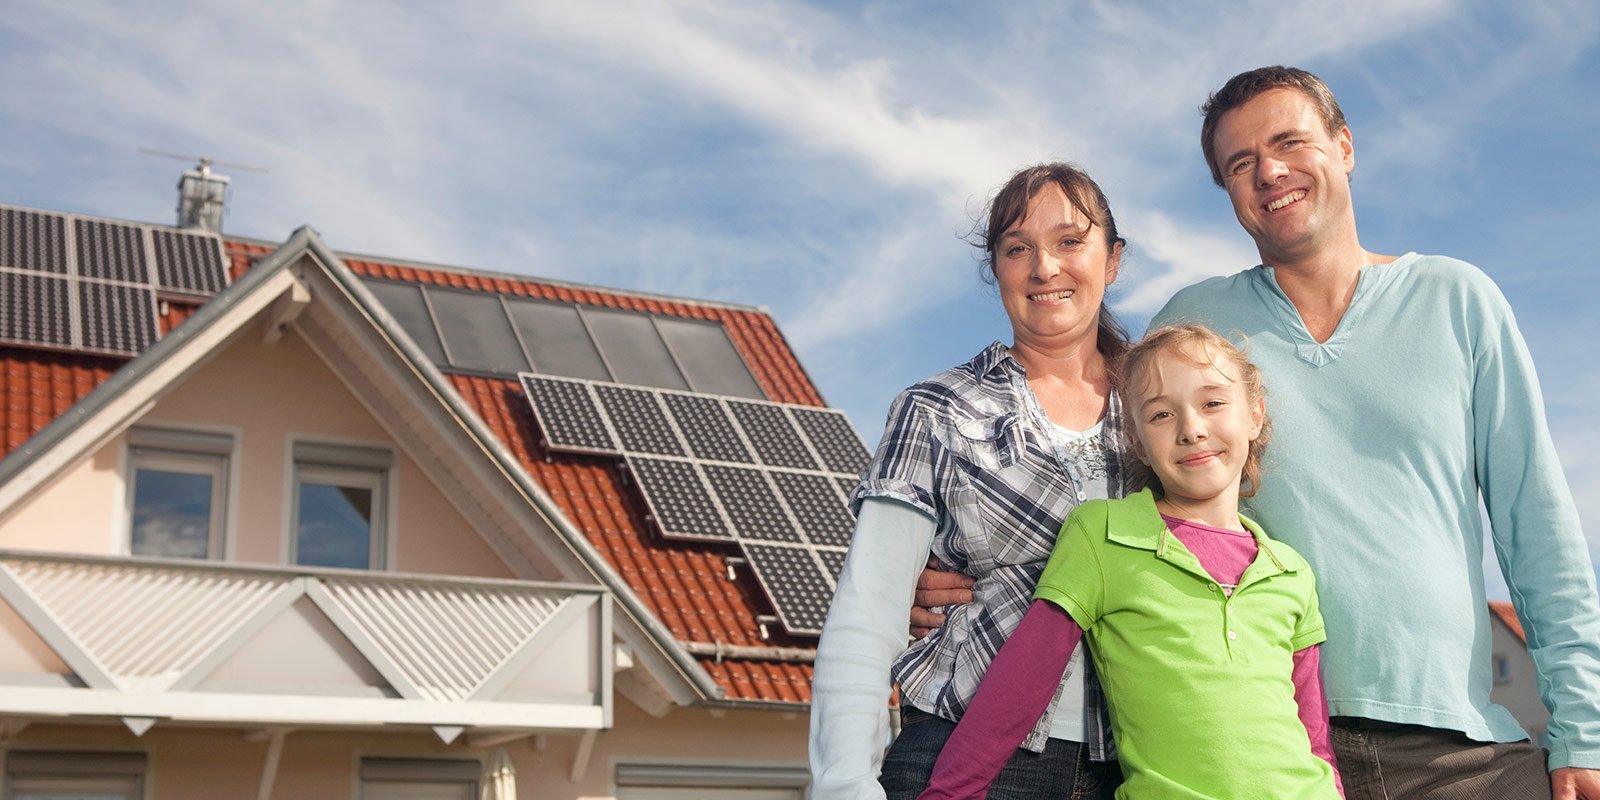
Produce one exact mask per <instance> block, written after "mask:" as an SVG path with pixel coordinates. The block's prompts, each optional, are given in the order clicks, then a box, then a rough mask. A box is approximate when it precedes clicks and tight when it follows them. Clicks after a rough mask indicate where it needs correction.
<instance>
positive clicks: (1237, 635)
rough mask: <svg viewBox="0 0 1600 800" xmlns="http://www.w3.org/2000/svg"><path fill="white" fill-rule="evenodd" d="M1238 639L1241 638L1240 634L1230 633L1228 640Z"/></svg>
mask: <svg viewBox="0 0 1600 800" xmlns="http://www.w3.org/2000/svg"><path fill="white" fill-rule="evenodd" d="M1237 638H1239V634H1238V633H1235V632H1234V631H1228V639H1230V640H1232V639H1237Z"/></svg>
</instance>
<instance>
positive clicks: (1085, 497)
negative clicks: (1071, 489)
mask: <svg viewBox="0 0 1600 800" xmlns="http://www.w3.org/2000/svg"><path fill="white" fill-rule="evenodd" d="M1088 499H1089V493H1088V492H1083V491H1080V492H1078V502H1080V503H1081V502H1083V501H1085V500H1088Z"/></svg>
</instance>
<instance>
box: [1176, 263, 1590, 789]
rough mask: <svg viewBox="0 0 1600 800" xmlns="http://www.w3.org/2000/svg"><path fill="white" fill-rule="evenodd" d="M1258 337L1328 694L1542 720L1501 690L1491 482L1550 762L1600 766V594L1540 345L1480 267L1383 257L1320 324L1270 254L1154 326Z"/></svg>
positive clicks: (1199, 290)
mask: <svg viewBox="0 0 1600 800" xmlns="http://www.w3.org/2000/svg"><path fill="white" fill-rule="evenodd" d="M1189 321H1193V322H1200V323H1203V324H1206V325H1208V326H1209V327H1211V328H1213V329H1214V330H1217V331H1218V332H1220V333H1222V334H1224V335H1229V336H1233V335H1234V334H1243V335H1244V337H1245V339H1246V340H1247V345H1246V346H1247V352H1248V353H1249V355H1250V357H1251V359H1252V360H1253V361H1254V362H1255V363H1256V364H1257V365H1258V366H1259V367H1261V369H1262V372H1263V376H1264V379H1265V382H1266V385H1267V392H1268V394H1267V409H1268V413H1269V414H1270V415H1271V416H1272V419H1273V422H1274V425H1275V427H1276V430H1277V433H1276V435H1275V437H1274V441H1273V442H1272V444H1271V445H1270V447H1269V449H1268V454H1267V458H1266V462H1265V465H1264V466H1265V470H1264V473H1265V478H1264V480H1263V482H1262V486H1261V490H1260V493H1259V494H1258V495H1257V496H1256V497H1255V498H1254V499H1253V500H1251V501H1250V502H1249V506H1250V508H1251V509H1252V510H1253V512H1254V513H1253V516H1254V517H1255V518H1256V519H1258V520H1259V521H1260V522H1261V523H1262V524H1263V525H1264V526H1266V527H1267V528H1269V529H1271V530H1276V531H1282V532H1284V534H1285V535H1284V539H1285V541H1287V542H1288V543H1289V544H1290V545H1291V546H1293V547H1295V548H1296V549H1298V550H1299V551H1300V552H1301V553H1302V554H1304V555H1305V556H1306V558H1307V559H1308V560H1310V562H1311V564H1312V566H1313V568H1314V569H1316V571H1317V573H1318V575H1320V576H1321V578H1322V579H1321V581H1320V582H1319V584H1320V586H1321V589H1322V611H1323V616H1324V618H1325V620H1326V622H1327V633H1328V641H1327V644H1326V645H1324V648H1323V655H1322V664H1323V675H1324V681H1325V685H1326V689H1327V693H1328V702H1329V706H1330V709H1331V712H1332V713H1333V714H1334V715H1336V716H1357V717H1366V718H1370V719H1377V720H1384V721H1389V722H1397V723H1408V724H1415V725H1426V726H1430V727H1435V728H1444V729H1449V730H1456V731H1461V732H1463V733H1465V734H1466V735H1467V736H1469V737H1471V738H1473V739H1476V740H1480V741H1491V740H1492V741H1516V740H1519V739H1523V738H1526V736H1525V735H1524V733H1523V731H1522V729H1521V728H1520V727H1518V725H1517V722H1516V720H1515V719H1513V718H1512V716H1511V714H1510V713H1509V712H1508V711H1506V710H1505V709H1504V708H1502V707H1500V706H1497V705H1495V704H1494V703H1492V702H1490V700H1489V690H1490V687H1491V684H1492V675H1491V673H1490V628H1489V619H1488V612H1487V606H1486V603H1485V597H1484V583H1483V568H1482V563H1483V547H1484V536H1483V533H1484V531H1483V526H1482V522H1481V519H1482V518H1481V515H1480V512H1479V508H1478V499H1479V494H1480V492H1481V494H1482V499H1483V503H1484V506H1485V507H1486V508H1487V509H1488V512H1489V521H1490V539H1491V541H1492V542H1493V544H1494V548H1495V552H1496V555H1497V556H1498V557H1499V561H1500V566H1501V569H1502V571H1503V573H1504V574H1505V577H1506V582H1507V584H1508V585H1509V587H1510V589H1511V597H1512V601H1513V603H1514V604H1515V605H1516V608H1517V612H1518V615H1519V616H1520V617H1521V619H1522V621H1523V623H1524V628H1525V630H1526V631H1527V640H1528V649H1529V652H1530V654H1531V655H1532V656H1533V660H1534V664H1535V665H1536V666H1537V670H1538V676H1539V690H1540V694H1541V696H1542V697H1543V699H1544V702H1545V704H1546V705H1547V706H1548V707H1549V708H1550V710H1551V714H1552V719H1551V722H1550V727H1549V735H1550V746H1551V751H1550V761H1549V766H1550V768H1551V769H1555V768H1558V767H1564V766H1577V767H1590V768H1600V607H1597V603H1596V596H1595V581H1594V573H1593V571H1592V566H1591V562H1590V557H1589V553H1588V547H1587V545H1586V542H1585V540H1584V537H1583V534H1582V531H1581V530H1580V527H1579V522H1578V513H1577V509H1576V507H1575V506H1574V504H1573V502H1572V496H1571V493H1570V491H1569V490H1568V488H1567V483H1566V479H1565V477H1564V475H1563V473H1562V470H1561V465H1560V463H1559V461H1558V460H1557V457H1556V451H1555V446H1554V444H1553V443H1552V441H1551V439H1550V434H1549V430H1548V428H1547V426H1546V423H1545V417H1544V403H1543V399H1542V397H1541V395H1540V391H1539V383H1538V378H1537V377H1536V376H1535V374H1534V369H1533V360H1532V358H1531V357H1530V356H1529V354H1528V350H1527V346H1526V345H1525V344H1524V342H1523V340H1522V336H1521V334H1520V332H1519V331H1518V330H1517V326H1516V321H1515V319H1514V318H1513V316H1512V313H1511V308H1510V306H1509V304H1507V303H1506V301H1505V298H1504V297H1503V296H1502V295H1501V294H1500V291H1499V289H1498V288H1497V287H1495V285H1494V283H1493V282H1492V281H1491V280H1490V279H1489V278H1488V277H1487V276H1486V275H1484V274H1483V273H1482V272H1481V271H1479V270H1478V269H1477V268H1475V267H1473V266H1472V265H1470V264H1466V263H1464V262H1461V261H1456V260H1454V259H1449V258H1443V257H1439V256H1420V255H1417V254H1414V253H1412V254H1407V255H1405V256H1402V257H1401V258H1399V259H1397V260H1396V261H1394V262H1392V263H1389V264H1382V265H1373V266H1368V267H1366V268H1365V269H1364V270H1363V271H1362V273H1361V278H1360V281H1359V283H1358V285H1357V287H1356V290H1355V295H1354V297H1353V299H1352V300H1351V302H1350V307H1349V309H1348V310H1347V311H1346V312H1345V314H1344V316H1343V318H1342V319H1341V321H1340V323H1339V326H1338V328H1337V329H1336V330H1335V331H1334V333H1333V335H1332V336H1331V337H1330V338H1329V339H1328V341H1327V342H1324V343H1320V344H1319V343H1318V342H1316V341H1315V340H1314V339H1312V337H1311V336H1310V334H1309V333H1308V332H1307V331H1306V328H1305V326H1304V324H1303V323H1302V322H1301V319H1300V316H1299V313H1298V312H1297V311H1296V309H1295V307H1294V305H1293V304H1292V303H1291V302H1290V301H1289V298H1288V296H1287V295H1285V294H1284V293H1283V291H1282V290H1281V289H1280V288H1279V286H1278V284H1277V281H1276V279H1275V278H1274V273H1273V270H1272V269H1271V268H1270V267H1256V268H1254V269H1250V270H1246V271H1244V272H1241V273H1238V274H1236V275H1232V276H1228V277H1222V278H1213V279H1211V280H1207V281H1204V282H1202V283H1200V284H1197V285H1195V286H1192V287H1190V288H1188V289H1185V290H1183V291H1181V292H1179V293H1178V294H1177V296H1175V297H1174V298H1173V299H1172V300H1171V301H1170V302H1169V303H1168V304H1167V306H1166V308H1164V309H1163V310H1162V311H1161V312H1160V313H1159V314H1157V315H1156V318H1155V320H1154V321H1153V322H1152V323H1151V324H1152V327H1155V326H1160V325H1165V324H1171V323H1176V322H1189Z"/></svg>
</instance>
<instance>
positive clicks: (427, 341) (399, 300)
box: [365, 280, 446, 366]
mask: <svg viewBox="0 0 1600 800" xmlns="http://www.w3.org/2000/svg"><path fill="white" fill-rule="evenodd" d="M365 283H366V285H367V289H369V290H371V291H372V293H373V294H374V295H376V296H377V298H378V302H380V303H383V307H384V308H385V309H387V310H388V312H389V314H390V315H391V316H393V317H394V318H395V321H396V322H399V323H400V327H401V328H404V329H405V332H406V334H407V335H409V336H410V337H411V339H412V341H415V342H416V343H417V346H418V347H420V348H422V352H423V354H424V355H426V356H427V357H428V358H430V359H432V360H433V363H435V364H438V365H440V366H444V365H445V364H446V362H445V359H444V348H443V347H440V346H439V334H437V333H435V332H434V330H433V318H432V317H431V316H429V315H428V306H427V304H426V303H424V302H423V301H422V288H421V287H419V286H409V285H406V284H403V283H385V282H383V281H370V280H369V281H366V282H365Z"/></svg>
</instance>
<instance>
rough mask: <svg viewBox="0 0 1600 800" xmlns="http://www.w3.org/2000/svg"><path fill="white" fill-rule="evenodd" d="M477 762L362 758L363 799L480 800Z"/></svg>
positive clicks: (479, 770)
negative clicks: (478, 798) (478, 799)
mask: <svg viewBox="0 0 1600 800" xmlns="http://www.w3.org/2000/svg"><path fill="white" fill-rule="evenodd" d="M482 772H483V768H482V767H481V766H479V764H478V762H476V761H447V760H442V759H441V760H434V759H412V758H363V759H361V800H477V797H478V777H479V775H481V774H482Z"/></svg>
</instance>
